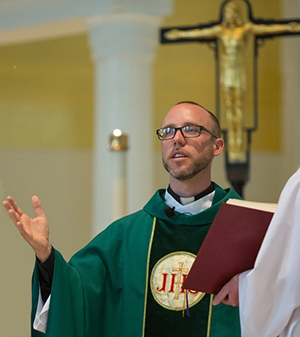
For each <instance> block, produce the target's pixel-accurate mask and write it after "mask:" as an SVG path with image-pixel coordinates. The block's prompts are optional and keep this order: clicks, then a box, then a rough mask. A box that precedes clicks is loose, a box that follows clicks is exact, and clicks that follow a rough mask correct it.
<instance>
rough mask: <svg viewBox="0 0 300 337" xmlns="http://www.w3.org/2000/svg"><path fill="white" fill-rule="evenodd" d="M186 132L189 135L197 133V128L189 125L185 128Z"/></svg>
mask: <svg viewBox="0 0 300 337" xmlns="http://www.w3.org/2000/svg"><path fill="white" fill-rule="evenodd" d="M184 131H185V132H188V133H195V132H197V130H196V127H195V126H193V125H187V126H185V127H184Z"/></svg>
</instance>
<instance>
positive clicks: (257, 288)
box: [214, 168, 300, 337]
mask: <svg viewBox="0 0 300 337" xmlns="http://www.w3.org/2000/svg"><path fill="white" fill-rule="evenodd" d="M220 302H223V303H225V304H228V305H233V306H236V305H239V310H240V319H241V329H242V337H276V336H280V337H299V336H300V168H299V169H298V170H297V172H296V173H294V175H293V176H292V177H291V178H290V179H289V180H288V182H287V183H286V185H285V187H284V189H283V191H282V193H281V195H280V198H279V201H278V206H277V209H276V211H275V214H274V216H273V218H272V221H271V223H270V226H269V229H268V231H267V234H266V236H265V239H264V241H263V243H262V246H261V248H260V251H259V253H258V256H257V259H256V262H255V266H254V268H253V269H252V270H249V271H246V272H244V273H241V274H240V275H236V276H234V277H233V278H232V279H231V281H229V282H228V283H227V284H226V285H225V286H224V287H223V288H222V289H221V291H220V292H219V294H217V295H216V297H215V299H214V304H215V305H217V304H219V303H220Z"/></svg>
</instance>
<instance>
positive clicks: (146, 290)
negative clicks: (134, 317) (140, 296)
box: [142, 218, 156, 337]
mask: <svg viewBox="0 0 300 337" xmlns="http://www.w3.org/2000/svg"><path fill="white" fill-rule="evenodd" d="M155 226H156V218H154V219H153V225H152V233H151V237H150V243H149V248H148V257H147V274H146V289H145V301H144V319H143V335H142V337H144V336H145V325H146V307H147V296H148V282H149V263H150V253H151V248H152V242H153V237H154V231H155Z"/></svg>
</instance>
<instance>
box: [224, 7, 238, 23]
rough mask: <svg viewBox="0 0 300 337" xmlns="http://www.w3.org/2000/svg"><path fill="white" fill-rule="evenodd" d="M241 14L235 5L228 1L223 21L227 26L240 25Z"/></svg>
mask: <svg viewBox="0 0 300 337" xmlns="http://www.w3.org/2000/svg"><path fill="white" fill-rule="evenodd" d="M240 21H241V16H240V13H239V10H238V8H237V6H236V5H235V4H234V3H232V2H229V3H228V4H227V5H226V6H225V9H224V23H225V24H226V25H228V26H234V27H237V26H240V25H241V23H240Z"/></svg>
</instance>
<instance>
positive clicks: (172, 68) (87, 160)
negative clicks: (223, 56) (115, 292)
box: [0, 0, 300, 337]
mask: <svg viewBox="0 0 300 337" xmlns="http://www.w3.org/2000/svg"><path fill="white" fill-rule="evenodd" d="M221 3H222V1H220V0H188V1H186V0H173V1H172V0H160V1H151V4H149V2H147V1H146V0H143V1H142V0H140V1H133V0H115V1H113V0H107V1H101V4H98V3H97V2H96V1H93V0H91V1H79V0H78V1H74V0H73V1H69V0H61V1H55V0H48V1H40V0H36V1H32V0H23V1H22V2H21V1H17V0H10V1H5V0H0V18H1V20H0V121H1V122H0V192H1V196H2V200H3V199H4V198H5V197H6V196H7V195H11V196H13V197H14V198H15V199H16V201H17V202H18V204H19V205H20V207H21V208H22V209H23V211H25V212H27V213H28V214H29V215H30V216H34V214H33V212H32V207H31V197H32V195H38V196H39V197H40V200H41V202H42V205H43V208H44V212H45V213H46V215H47V217H48V220H49V223H50V236H51V242H52V244H53V245H54V246H55V247H56V248H57V249H58V250H60V251H61V252H62V254H63V255H64V257H65V258H66V259H67V260H68V259H69V258H70V257H71V256H72V255H73V253H75V252H76V251H77V250H79V249H80V248H81V247H83V246H84V245H85V244H86V243H88V241H89V240H90V239H91V238H92V236H93V235H94V234H96V233H97V232H98V231H99V230H101V229H103V228H105V227H106V226H107V225H108V224H109V222H110V221H112V220H113V219H114V217H115V214H116V213H113V212H112V213H113V215H111V214H112V213H109V212H108V211H107V213H109V214H108V216H104V215H103V217H102V214H105V213H106V210H107V207H108V206H106V204H105V200H106V199H107V198H106V196H107V195H109V201H108V202H109V203H111V202H112V200H116V204H120V203H122V202H120V200H119V199H118V198H119V194H118V193H117V195H116V196H114V195H113V194H112V195H111V194H110V191H111V190H112V188H111V185H105V186H104V185H103V184H104V183H103V182H102V181H103V179H104V180H105V179H106V178H107V176H108V175H109V174H110V173H109V168H110V167H112V166H113V163H119V164H120V165H121V166H122V163H125V162H124V158H123V157H124V156H123V157H120V159H116V158H112V157H110V156H111V153H109V154H108V151H109V149H108V148H109V134H110V133H111V132H112V128H113V127H114V125H115V126H116V127H118V123H117V122H118V121H119V122H120V124H121V128H122V126H123V128H124V129H125V131H126V132H127V133H128V138H129V150H128V151H127V153H128V155H127V154H126V156H127V158H125V160H126V161H127V162H129V164H127V162H126V165H127V166H126V167H127V170H128V171H130V172H134V174H133V176H131V175H130V173H128V180H127V182H126V188H125V192H124V191H123V192H124V193H125V194H122V195H123V196H124V195H125V197H123V199H126V198H127V197H126V195H127V194H126V193H128V200H129V201H128V202H127V201H126V200H125V201H124V205H123V206H124V207H123V208H122V210H121V212H125V213H126V212H127V211H128V212H132V211H135V210H137V209H139V208H141V207H143V205H144V204H145V202H146V201H147V200H148V199H149V198H150V196H151V194H152V193H154V192H155V190H156V189H158V188H165V187H166V186H167V184H168V177H167V174H166V173H165V172H164V169H163V168H162V165H161V158H160V143H159V141H158V140H157V139H156V135H155V130H156V129H157V128H159V127H160V126H161V123H162V121H163V118H164V116H165V114H166V113H167V112H168V110H169V109H170V108H171V107H172V106H173V105H174V104H175V103H176V102H178V101H181V100H192V101H196V102H198V103H200V104H201V105H203V106H205V107H206V108H208V109H209V110H211V111H213V112H214V111H215V105H216V94H215V58H214V52H213V51H212V50H211V49H210V48H209V47H208V46H207V45H206V44H199V43H184V44H174V45H169V44H166V45H161V44H160V38H159V30H160V28H163V27H168V26H177V25H178V26H184V25H197V24H200V23H202V24H204V23H208V22H211V21H216V20H218V19H219V16H220V6H221ZM251 5H252V11H253V16H254V17H255V18H263V19H266V20H268V19H290V18H297V17H298V18H300V4H299V2H298V1H297V0H273V1H271V2H270V1H267V0H252V1H251ZM123 17H125V20H126V22H127V23H128V22H130V20H133V21H134V22H135V25H133V26H132V27H130V29H128V31H126V34H127V35H126V37H124V39H125V42H124V45H123V46H122V48H123V49H122V48H121V49H122V52H119V50H118V48H120V46H118V47H115V46H112V47H111V46H110V48H111V49H109V50H108V51H107V50H103V49H101V48H104V47H103V44H105V43H106V42H107V41H106V40H105V38H106V36H104V35H105V34H106V33H105V32H108V35H107V39H111V38H112V36H113V34H111V32H113V31H114V27H117V25H118V24H119V20H120V19H121V20H123V19H122V18H123ZM111 20H112V21H113V24H111V22H110V21H111ZM108 24H110V25H108ZM126 27H127V26H126ZM134 27H136V30H135V29H134ZM147 27H148V28H147ZM116 29H117V28H116ZM103 32H104V33H103ZM128 32H129V33H128ZM149 32H150V33H149ZM130 34H132V39H133V38H135V46H134V48H135V50H137V54H134V58H135V57H136V59H134V58H133V59H131V56H130V53H129V54H128V53H127V54H126V50H125V53H124V48H125V49H126V43H127V40H126V39H128V41H129V42H128V43H130V41H131V40H130V39H131V35H130ZM139 34H141V35H139ZM142 34H144V35H142ZM143 36H144V37H143ZM99 37H101V39H100V38H99ZM147 39H148V40H147ZM98 40H99V41H100V42H99V41H98ZM139 41H140V42H139ZM149 41H150V42H149ZM98 42H99V43H98ZM150 43H151V44H152V45H151V50H150V49H149V50H148V49H147V52H145V49H146V48H148V47H149V45H150ZM124 46H125V47H124ZM140 46H141V47H140ZM114 48H115V49H114ZM139 48H141V49H139ZM299 52H300V36H293V37H291V36H288V37H276V38H274V39H271V40H268V41H266V43H265V44H264V46H263V47H261V48H260V52H259V57H258V130H257V131H256V132H254V133H253V135H252V144H251V166H250V177H249V181H248V182H247V184H246V185H245V191H244V197H245V199H248V200H256V201H265V202H277V201H278V197H279V194H280V191H281V190H282V188H283V186H284V184H285V182H286V181H287V179H288V178H289V176H290V175H292V174H293V173H294V172H295V171H296V169H297V167H298V166H299V163H300V153H299V149H298V144H299V143H300V139H299V138H300V136H299V131H298V129H299V125H300V117H299V106H300V95H299V93H298V92H299V87H300V86H299V84H300V83H299V82H300V65H299V64H300V62H299ZM146 53H147V55H146V57H145V56H144V55H145V54H146ZM116 54H117V57H116ZM142 54H143V55H142ZM140 55H142V56H140ZM122 58H123V59H122ZM103 59H105V62H106V63H104V64H102V63H101V62H103ZM112 59H113V61H111V60H112ZM124 60H126V62H127V66H128V68H130V67H131V68H130V69H131V71H128V73H127V75H126V74H124V66H123V64H124V63H122V62H123V61H124ZM141 60H142V61H141ZM130 62H131V63H130ZM139 62H141V63H139ZM143 62H144V63H143ZM135 65H136V66H137V70H136V68H134V67H135ZM132 69H134V70H132ZM144 71H145V73H144ZM126 76H128V77H127V82H126V81H125V82H124V78H125V79H126ZM121 80H122V81H121ZM120 86H121V87H120ZM115 87H118V88H119V89H118V90H117V91H115V89H114V88H115ZM129 89H130V90H131V91H130V99H129V98H128V95H125V97H122V92H125V93H126V92H127V90H129ZM106 90H108V91H107V92H106ZM101 95H104V96H101ZM117 102H118V103H117ZM101 118H102V119H101ZM99 134H100V136H101V137H102V136H103V138H101V137H100V136H99ZM143 134H145V137H142V136H143ZM135 137H136V138H135ZM136 144H138V145H136ZM101 158H103V161H102V159H101ZM115 159H116V161H115ZM110 160H111V161H110ZM105 165H106V166H107V171H105V170H104V171H101V168H102V166H103V167H104V166H105ZM124 170H125V169H124ZM100 171H101V172H100ZM99 175H100V178H99V179H98V178H96V176H99ZM101 179H102V180H101ZM109 179H112V178H111V176H109ZM109 179H108V178H107V180H109ZM125 179H126V178H125ZM213 180H214V181H215V182H217V183H218V184H219V185H221V186H222V187H228V186H230V183H229V182H228V180H227V178H226V171H225V162H224V156H223V155H222V156H220V157H218V158H216V159H215V163H214V166H213ZM101 184H102V185H101ZM136 185H138V186H136ZM118 186H119V187H120V186H121V189H122V188H123V187H122V186H123V185H122V183H121V184H120V185H117V189H118ZM134 186H136V187H134ZM131 191H133V192H131ZM123 192H122V193H123ZM123 199H122V200H123ZM118 211H119V210H117V211H116V212H118ZM121 215H122V214H121ZM0 217H1V219H0V220H1V235H0V240H1V243H0V247H1V252H0V259H1V266H2V269H1V271H2V272H1V287H0V289H1V290H0V291H1V294H0V296H1V297H0V298H1V310H2V319H1V325H0V333H1V336H3V337H28V336H30V306H31V302H30V301H31V297H30V286H31V274H32V270H33V266H34V261H35V257H34V254H33V252H32V250H31V248H30V247H29V246H28V245H27V244H26V243H25V242H24V241H23V239H22V238H21V237H20V236H19V234H18V232H17V230H16V229H15V228H14V227H13V225H12V223H11V222H10V219H9V218H8V216H7V215H6V213H5V210H4V208H3V209H2V210H1V211H0Z"/></svg>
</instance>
